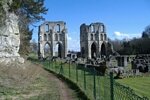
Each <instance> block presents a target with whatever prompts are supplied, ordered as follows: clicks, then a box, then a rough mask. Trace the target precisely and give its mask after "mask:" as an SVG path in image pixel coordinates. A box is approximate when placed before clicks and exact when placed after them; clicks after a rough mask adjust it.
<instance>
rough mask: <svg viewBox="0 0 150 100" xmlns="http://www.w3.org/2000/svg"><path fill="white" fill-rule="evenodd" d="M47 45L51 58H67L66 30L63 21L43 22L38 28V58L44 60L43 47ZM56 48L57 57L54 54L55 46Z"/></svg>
mask: <svg viewBox="0 0 150 100" xmlns="http://www.w3.org/2000/svg"><path fill="white" fill-rule="evenodd" d="M46 44H48V45H49V47H50V55H49V56H51V57H54V56H57V57H60V58H64V57H66V56H67V29H66V23H65V22H63V21H55V22H44V23H43V24H42V25H40V26H39V33H38V48H39V49H38V55H39V58H40V57H42V58H45V57H46V56H45V52H44V47H45V45H46ZM57 44H58V45H59V47H58V49H59V50H58V55H56V53H55V52H54V50H55V48H56V45H57Z"/></svg>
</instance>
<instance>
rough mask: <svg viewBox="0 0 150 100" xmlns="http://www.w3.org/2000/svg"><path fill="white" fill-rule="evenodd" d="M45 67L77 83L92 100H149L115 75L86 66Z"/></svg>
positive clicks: (55, 64) (51, 63)
mask: <svg viewBox="0 0 150 100" xmlns="http://www.w3.org/2000/svg"><path fill="white" fill-rule="evenodd" d="M43 64H44V67H45V68H46V69H47V70H51V71H53V72H55V73H56V74H61V75H63V76H64V77H65V78H67V79H69V80H71V81H72V82H74V83H76V84H77V85H78V86H79V87H80V89H81V90H82V91H84V93H85V94H86V95H87V96H88V98H89V99H90V100H149V99H148V98H146V97H140V96H138V95H136V94H135V93H134V91H133V90H132V89H130V88H129V87H125V86H123V85H121V84H119V83H117V82H115V80H114V78H113V73H109V74H102V73H101V72H99V71H97V70H96V69H95V68H94V67H89V66H88V65H86V64H78V63H70V61H69V62H68V63H65V62H64V61H61V60H59V61H44V62H43Z"/></svg>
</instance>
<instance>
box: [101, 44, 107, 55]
mask: <svg viewBox="0 0 150 100" xmlns="http://www.w3.org/2000/svg"><path fill="white" fill-rule="evenodd" d="M103 56H106V46H105V44H104V43H102V45H101V57H103Z"/></svg>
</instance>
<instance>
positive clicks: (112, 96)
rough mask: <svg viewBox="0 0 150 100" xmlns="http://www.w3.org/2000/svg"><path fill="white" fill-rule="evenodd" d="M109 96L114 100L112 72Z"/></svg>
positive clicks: (111, 74)
mask: <svg viewBox="0 0 150 100" xmlns="http://www.w3.org/2000/svg"><path fill="white" fill-rule="evenodd" d="M110 96H111V100H114V79H113V72H110Z"/></svg>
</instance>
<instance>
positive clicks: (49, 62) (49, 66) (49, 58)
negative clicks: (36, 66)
mask: <svg viewBox="0 0 150 100" xmlns="http://www.w3.org/2000/svg"><path fill="white" fill-rule="evenodd" d="M49 69H50V58H49Z"/></svg>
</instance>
